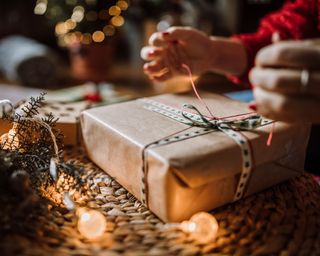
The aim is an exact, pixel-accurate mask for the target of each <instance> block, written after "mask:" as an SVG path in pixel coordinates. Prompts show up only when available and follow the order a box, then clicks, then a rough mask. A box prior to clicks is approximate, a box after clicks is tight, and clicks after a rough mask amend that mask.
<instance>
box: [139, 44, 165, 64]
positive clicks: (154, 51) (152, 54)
mask: <svg viewBox="0 0 320 256" xmlns="http://www.w3.org/2000/svg"><path fill="white" fill-rule="evenodd" d="M162 53H163V49H161V48H158V47H153V46H145V47H143V48H142V49H141V51H140V56H141V58H142V59H143V60H146V61H151V60H155V59H157V58H159V57H160V56H161V55H162Z"/></svg>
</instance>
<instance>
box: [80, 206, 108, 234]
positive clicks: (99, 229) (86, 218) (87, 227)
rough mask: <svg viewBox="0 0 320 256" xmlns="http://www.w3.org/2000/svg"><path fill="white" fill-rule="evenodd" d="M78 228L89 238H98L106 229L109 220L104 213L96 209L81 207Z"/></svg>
mask: <svg viewBox="0 0 320 256" xmlns="http://www.w3.org/2000/svg"><path fill="white" fill-rule="evenodd" d="M77 214H78V218H79V219H78V230H79V232H80V234H81V235H83V236H84V237H85V238H87V239H96V238H99V237H100V236H102V235H103V234H104V232H105V231H106V226H107V221H106V218H105V217H104V216H103V214H102V213H101V212H99V211H96V210H89V209H84V208H79V209H78V210H77Z"/></svg>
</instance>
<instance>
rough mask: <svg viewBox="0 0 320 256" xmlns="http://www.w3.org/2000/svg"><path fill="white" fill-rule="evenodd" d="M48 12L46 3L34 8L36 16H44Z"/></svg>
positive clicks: (40, 3) (38, 4)
mask: <svg viewBox="0 0 320 256" xmlns="http://www.w3.org/2000/svg"><path fill="white" fill-rule="evenodd" d="M46 11H47V3H46V2H39V3H37V5H36V6H35V8H34V14H36V15H43V14H45V12H46Z"/></svg>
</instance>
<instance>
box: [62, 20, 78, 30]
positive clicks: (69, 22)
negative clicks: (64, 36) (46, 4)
mask: <svg viewBox="0 0 320 256" xmlns="http://www.w3.org/2000/svg"><path fill="white" fill-rule="evenodd" d="M64 24H65V26H66V27H67V29H69V30H71V29H74V28H75V27H76V26H77V23H76V22H74V21H73V20H72V19H68V20H66V21H65V23H64Z"/></svg>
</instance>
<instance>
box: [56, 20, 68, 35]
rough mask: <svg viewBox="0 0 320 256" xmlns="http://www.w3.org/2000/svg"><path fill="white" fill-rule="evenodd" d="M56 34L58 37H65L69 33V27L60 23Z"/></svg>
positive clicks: (57, 25)
mask: <svg viewBox="0 0 320 256" xmlns="http://www.w3.org/2000/svg"><path fill="white" fill-rule="evenodd" d="M55 32H56V34H57V35H63V34H66V33H68V26H67V24H66V23H65V22H59V23H57V24H56V27H55Z"/></svg>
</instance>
